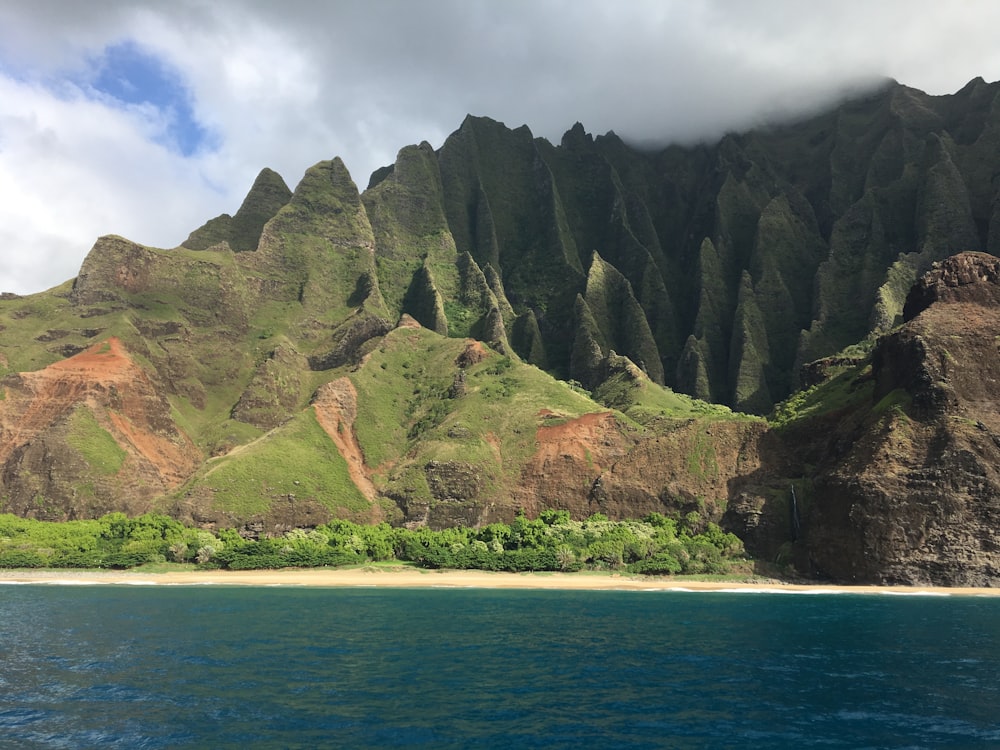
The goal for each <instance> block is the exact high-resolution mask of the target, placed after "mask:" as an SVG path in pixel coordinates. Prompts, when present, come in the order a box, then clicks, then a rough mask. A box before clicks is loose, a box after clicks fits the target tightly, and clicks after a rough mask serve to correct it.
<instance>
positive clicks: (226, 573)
mask: <svg viewBox="0 0 1000 750" xmlns="http://www.w3.org/2000/svg"><path fill="white" fill-rule="evenodd" d="M2 584H43V585H133V586H135V585H137V586H155V585H166V586H263V587H272V586H291V587H311V588H373V587H377V588H483V589H536V590H561V591H663V592H687V591H691V592H712V591H714V592H726V593H740V592H747V593H801V594H896V595H923V596H1000V588H997V589H991V588H971V587H962V588H947V587H941V586H872V585H863V586H849V585H843V584H824V583H821V582H815V583H787V582H783V581H779V580H763V581H711V580H689V579H686V578H683V579H676V578H670V577H666V576H664V577H654V576H650V577H643V576H628V575H621V574H617V573H607V574H601V573H598V574H594V573H582V574H581V573H557V572H552V573H501V572H492V571H481V570H427V569H419V568H401V569H382V568H346V569H337V568H330V569H326V568H292V569H282V570H247V571H230V570H193V571H176V572H164V573H146V572H131V571H128V570H122V571H90V570H0V585H2Z"/></svg>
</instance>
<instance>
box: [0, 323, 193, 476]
mask: <svg viewBox="0 0 1000 750" xmlns="http://www.w3.org/2000/svg"><path fill="white" fill-rule="evenodd" d="M10 377H11V380H9V381H8V382H9V384H10V385H9V387H8V389H7V390H8V393H9V397H8V398H7V399H5V400H4V401H3V402H2V403H0V464H2V463H3V462H4V461H6V459H7V458H8V457H9V456H10V454H11V453H12V452H13V451H14V450H15V449H16V448H18V447H19V446H22V445H25V444H26V443H30V442H31V441H32V440H33V439H34V438H35V437H36V436H38V435H40V434H43V433H45V432H46V431H47V430H49V429H50V428H52V427H53V426H54V425H57V424H58V423H59V422H60V420H62V419H63V418H65V417H66V415H68V414H69V413H71V412H72V411H73V410H74V409H75V408H77V406H79V405H80V404H86V406H87V407H88V408H89V409H90V410H91V411H92V412H94V415H95V417H97V418H98V420H99V421H100V422H102V423H103V424H104V426H105V427H110V428H111V431H112V434H113V435H114V437H115V439H116V441H117V442H118V443H119V445H121V447H122V448H123V449H125V450H126V452H127V453H128V454H129V456H130V457H132V458H133V459H135V460H137V461H138V466H139V467H141V468H136V467H133V468H134V469H135V471H136V472H138V473H141V474H143V475H146V476H148V477H149V478H150V479H152V480H153V481H157V482H162V484H163V485H164V486H165V487H167V488H172V487H175V486H177V485H178V484H180V483H181V482H182V481H183V480H184V479H186V478H187V476H188V475H189V474H190V473H191V472H192V471H193V470H194V468H195V466H196V465H197V462H198V459H199V456H198V455H197V450H196V449H195V448H194V445H193V444H192V443H191V441H190V439H189V438H188V437H187V436H186V435H184V434H183V433H182V432H181V431H180V430H177V429H176V426H175V425H174V424H173V421H172V419H171V418H170V416H169V405H168V404H167V403H166V401H164V400H163V399H161V398H160V397H159V396H158V394H157V391H156V388H155V386H154V384H153V383H152V381H151V380H150V378H149V376H148V375H147V374H146V372H145V371H144V370H143V369H142V368H141V367H139V366H138V365H137V364H136V363H135V362H134V361H132V358H131V357H130V356H129V355H128V352H127V351H126V350H125V347H124V346H123V345H122V343H121V341H120V340H119V339H117V338H115V337H112V338H110V339H108V340H106V341H102V342H99V343H96V344H94V345H93V346H91V347H89V348H88V349H86V350H84V351H82V352H80V353H79V354H77V355H74V356H72V357H68V358H67V359H64V360H61V361H59V362H55V363H54V364H51V365H49V366H48V367H46V368H44V369H42V370H38V371H36V372H26V373H19V374H18V375H16V376H10Z"/></svg>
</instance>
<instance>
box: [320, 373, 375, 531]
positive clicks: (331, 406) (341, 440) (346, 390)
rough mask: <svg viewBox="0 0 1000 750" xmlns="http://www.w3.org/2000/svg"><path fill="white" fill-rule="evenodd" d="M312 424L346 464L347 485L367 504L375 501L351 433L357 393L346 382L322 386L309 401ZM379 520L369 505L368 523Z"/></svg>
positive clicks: (339, 380)
mask: <svg viewBox="0 0 1000 750" xmlns="http://www.w3.org/2000/svg"><path fill="white" fill-rule="evenodd" d="M313 409H314V411H315V412H316V421H317V422H319V424H320V427H322V428H323V430H324V431H325V432H326V434H327V435H329V436H330V440H332V441H333V444H334V445H335V446H336V447H337V450H338V451H340V455H341V456H343V457H344V460H345V461H346V462H347V472H348V474H349V476H350V477H351V481H352V482H354V484H355V486H356V487H357V488H358V489H359V490H361V493H362V494H363V495H364V496H365V497H366V498H368V499H369V500H375V498H377V497H378V491H377V490H376V489H375V485H374V484H372V481H371V478H370V477H369V476H368V472H367V470H366V467H365V457H364V454H363V453H362V452H361V446H360V445H359V444H358V437H357V435H356V433H355V432H354V420H355V419H356V418H357V415H358V392H357V391H356V390H355V389H354V384H353V383H351V381H350V380H348V379H347V378H338V379H337V380H334V381H333V382H330V383H326V384H325V385H323V386H321V387H320V388H319V390H318V391H316V398H315V400H314V401H313ZM381 520H382V517H381V512H380V510H379V507H378V506H377V505H375V504H374V503H373V504H372V522H373V523H378V522H379V521H381Z"/></svg>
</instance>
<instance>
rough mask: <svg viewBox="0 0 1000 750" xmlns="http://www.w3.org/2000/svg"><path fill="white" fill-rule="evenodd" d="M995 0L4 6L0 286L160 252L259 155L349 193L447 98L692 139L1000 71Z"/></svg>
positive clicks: (429, 126) (63, 0) (950, 86)
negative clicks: (105, 257) (112, 245)
mask: <svg viewBox="0 0 1000 750" xmlns="http://www.w3.org/2000/svg"><path fill="white" fill-rule="evenodd" d="M998 28H1000V3H996V2H994V0H964V1H963V0H953V2H949V3H944V2H941V1H940V0H898V1H897V0H883V1H881V2H879V1H877V0H837V2H830V3H814V2H801V1H800V0H717V1H712V0H620V1H617V2H612V1H611V0H357V1H353V0H328V1H323V0H281V1H280V2H278V1H277V0H128V1H126V0H89V1H88V2H81V1H78V0H2V2H0V291H13V292H18V293H30V292H36V291H40V290H42V289H46V288H48V287H50V286H53V285H55V284H58V283H60V282H62V281H65V280H66V279H69V278H72V277H73V276H75V275H76V272H77V271H78V269H79V266H80V263H81V261H82V260H83V258H84V256H85V255H86V253H87V251H88V250H89V249H90V247H91V246H92V244H93V242H94V240H95V239H96V238H97V237H98V236H100V235H102V234H111V233H113V234H121V235H124V236H126V237H128V238H130V239H133V240H135V241H137V242H141V243H144V244H148V245H154V246H158V247H174V246H176V245H178V244H179V243H180V242H181V241H183V240H184V239H185V237H186V236H187V234H188V233H189V232H190V231H191V230H192V229H194V228H195V227H197V226H199V225H200V224H202V223H203V222H204V221H205V220H206V219H208V218H210V217H212V216H216V215H218V214H220V213H223V212H227V213H233V212H235V211H236V209H237V208H238V207H239V205H240V202H241V201H242V199H243V196H244V195H245V193H246V191H247V189H248V188H249V186H250V184H251V183H252V181H253V178H254V177H255V176H256V174H257V172H258V171H259V170H260V169H261V168H262V167H264V166H268V167H271V168H273V169H275V170H277V171H278V172H280V173H281V174H282V176H284V178H285V181H286V182H288V184H289V186H290V187H293V188H294V186H295V184H296V183H297V182H298V180H299V178H300V177H301V176H302V173H303V171H304V170H305V169H306V168H307V167H308V166H310V165H311V164H314V163H315V162H317V161H320V160H322V159H327V158H331V157H333V156H340V157H341V158H343V160H344V161H345V162H346V164H347V166H348V168H349V169H350V170H351V174H352V175H353V176H354V179H355V182H357V183H358V185H359V187H361V188H364V187H365V186H366V185H367V183H368V176H369V175H370V173H371V172H372V170H374V169H376V168H377V167H379V166H381V165H383V164H387V163H390V162H392V161H393V160H394V157H395V154H396V152H397V151H398V149H399V148H400V147H402V146H404V145H407V144H409V143H417V142H419V141H422V140H427V141H429V142H430V143H431V144H432V145H433V146H434V147H435V148H436V147H439V146H440V145H441V143H442V142H443V141H444V139H445V138H446V137H447V135H448V134H449V133H451V132H452V131H454V130H455V129H456V128H457V127H458V126H459V124H460V123H461V121H462V119H463V117H464V116H465V115H466V113H473V114H477V115H485V116H489V117H493V118H495V119H498V120H501V121H503V122H505V123H506V124H507V125H509V126H511V127H516V126H518V125H521V124H527V125H528V126H529V127H530V128H531V130H532V132H534V133H535V135H537V136H542V137H546V138H549V139H550V140H554V141H558V139H559V138H560V136H561V134H562V133H563V132H564V131H565V130H566V129H568V128H569V127H570V126H571V125H572V124H573V123H574V122H576V121H577V120H579V121H581V122H582V123H583V124H584V126H585V127H586V128H587V130H588V131H590V132H592V133H595V134H597V133H604V132H607V131H608V130H612V129H613V130H615V132H617V133H618V134H619V135H621V136H622V137H623V138H625V139H626V140H628V139H632V140H636V141H644V142H648V141H661V142H666V141H671V140H679V141H685V142H689V141H692V140H697V139H709V140H710V139H713V138H716V137H717V136H718V135H720V134H721V133H722V132H724V131H726V130H729V129H740V128H743V127H747V126H751V125H753V124H755V123H759V122H762V121H766V120H768V119H773V118H775V117H780V116H782V115H787V114H789V113H795V112H796V111H799V110H801V109H803V108H808V107H817V106H822V105H823V104H824V103H826V102H829V101H830V100H831V99H832V98H835V97H837V96H840V95H842V93H843V92H844V91H848V90H851V89H852V87H855V86H858V85H862V84H865V83H868V82H871V81H873V80H877V79H878V78H880V77H891V78H895V79H896V80H898V81H900V82H902V83H906V84H908V85H910V86H914V87H916V88H920V89H923V90H924V91H927V92H929V93H932V94H945V93H952V92H954V91H956V90H958V89H959V88H961V87H962V86H963V85H964V84H965V83H966V82H968V81H969V80H970V79H972V78H974V77H976V76H982V77H983V78H985V79H986V80H988V81H994V80H997V79H1000V45H998V44H997V43H996V30H997V29H998Z"/></svg>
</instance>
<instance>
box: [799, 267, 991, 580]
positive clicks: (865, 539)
mask: <svg viewBox="0 0 1000 750" xmlns="http://www.w3.org/2000/svg"><path fill="white" fill-rule="evenodd" d="M997 269H998V261H997V259H996V258H994V257H992V256H988V255H984V254H977V253H963V254H961V255H958V256H955V257H953V258H949V259H948V260H946V261H944V262H943V263H941V264H938V265H936V266H935V268H934V269H932V270H931V271H930V272H928V273H927V274H926V275H925V276H923V278H922V279H921V280H920V282H919V283H918V284H917V285H916V286H915V287H914V290H913V292H911V294H910V296H909V297H908V299H907V303H906V306H907V311H908V314H909V315H910V316H911V319H910V320H908V321H907V322H906V324H905V325H903V327H902V328H900V329H899V330H897V331H895V332H893V333H891V334H889V335H888V336H885V337H884V338H882V339H881V340H880V341H879V343H878V345H877V346H876V348H875V350H874V352H873V354H872V358H871V374H870V380H871V382H870V388H871V393H872V395H871V396H870V399H865V402H866V403H865V402H863V403H861V404H859V405H858V407H857V408H856V409H855V410H854V411H853V412H852V413H848V414H845V415H843V416H842V417H841V418H840V419H839V420H838V421H837V423H836V425H835V427H834V429H833V432H832V434H831V435H830V437H829V439H828V440H826V441H824V443H823V445H822V451H816V453H825V455H822V457H821V458H820V461H819V463H820V466H819V467H818V470H817V471H816V474H815V477H814V479H813V488H812V495H811V497H810V498H809V502H810V504H809V511H808V513H807V514H805V517H804V529H803V538H802V542H801V545H802V549H801V550H800V554H801V560H800V562H801V563H802V565H803V567H806V568H807V569H808V570H810V571H811V572H813V573H814V574H820V575H827V576H831V577H833V578H836V579H838V580H848V581H854V580H857V581H866V582H869V581H875V582H898V583H915V584H919V583H937V584H947V585H968V586H995V585H997V584H998V583H1000V536H998V531H997V529H998V528H1000V527H998V525H997V524H998V522H1000V400H998V395H997V384H998V383H1000V353H998V352H1000V349H998V342H997V331H1000V327H998V326H1000V305H998V302H997V301H998V299H1000V297H998V295H1000V286H998V283H997V282H998V275H997Z"/></svg>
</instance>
